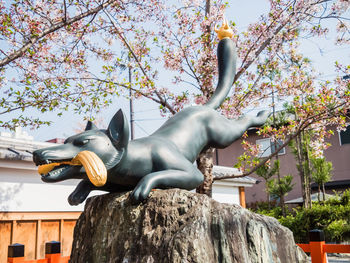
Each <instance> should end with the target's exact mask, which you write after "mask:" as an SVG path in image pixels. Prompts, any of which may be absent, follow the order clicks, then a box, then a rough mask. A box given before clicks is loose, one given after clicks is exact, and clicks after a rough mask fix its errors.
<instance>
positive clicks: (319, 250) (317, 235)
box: [297, 229, 350, 263]
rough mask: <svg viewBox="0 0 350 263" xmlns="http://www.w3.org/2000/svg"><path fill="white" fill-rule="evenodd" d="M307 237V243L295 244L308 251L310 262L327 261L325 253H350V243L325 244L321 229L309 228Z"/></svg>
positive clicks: (321, 262)
mask: <svg viewBox="0 0 350 263" xmlns="http://www.w3.org/2000/svg"><path fill="white" fill-rule="evenodd" d="M309 239H310V243H309V244H297V245H298V246H299V247H301V249H302V250H304V252H309V253H310V256H311V262H312V263H327V253H350V245H339V244H326V243H325V238H324V233H323V231H322V230H317V229H315V230H311V231H310V232H309Z"/></svg>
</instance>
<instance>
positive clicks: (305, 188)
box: [295, 134, 311, 209]
mask: <svg viewBox="0 0 350 263" xmlns="http://www.w3.org/2000/svg"><path fill="white" fill-rule="evenodd" d="M295 142H296V143H295V145H296V150H297V161H298V171H299V176H300V180H301V191H302V196H303V205H304V207H305V208H306V209H308V208H311V198H310V182H308V181H309V180H307V177H308V176H307V175H306V174H305V169H304V162H305V158H304V154H303V145H302V142H303V139H302V134H300V135H298V136H296V137H295Z"/></svg>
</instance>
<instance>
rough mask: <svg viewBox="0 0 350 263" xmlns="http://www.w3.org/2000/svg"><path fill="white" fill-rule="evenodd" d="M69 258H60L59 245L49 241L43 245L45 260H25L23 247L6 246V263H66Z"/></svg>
mask: <svg viewBox="0 0 350 263" xmlns="http://www.w3.org/2000/svg"><path fill="white" fill-rule="evenodd" d="M68 261H69V257H62V256H61V243H60V242H57V241H51V242H47V243H45V258H43V259H34V260H25V259H24V245H22V244H18V243H16V244H12V245H9V246H8V258H7V262H8V263H68Z"/></svg>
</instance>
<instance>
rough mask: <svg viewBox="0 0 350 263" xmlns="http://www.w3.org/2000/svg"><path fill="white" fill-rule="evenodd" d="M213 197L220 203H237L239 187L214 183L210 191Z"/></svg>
mask: <svg viewBox="0 0 350 263" xmlns="http://www.w3.org/2000/svg"><path fill="white" fill-rule="evenodd" d="M212 196H213V199H215V200H216V201H218V202H220V203H227V204H237V205H239V204H240V202H239V189H238V187H233V186H230V187H228V186H221V185H215V186H214V187H213V192H212Z"/></svg>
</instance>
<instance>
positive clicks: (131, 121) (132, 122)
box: [128, 56, 135, 140]
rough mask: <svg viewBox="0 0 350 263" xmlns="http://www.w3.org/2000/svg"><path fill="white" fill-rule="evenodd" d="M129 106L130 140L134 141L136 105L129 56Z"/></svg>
mask: <svg viewBox="0 0 350 263" xmlns="http://www.w3.org/2000/svg"><path fill="white" fill-rule="evenodd" d="M128 68H129V105H130V138H131V140H133V139H134V138H135V134H134V131H135V129H134V105H133V99H132V91H131V80H132V79H131V70H132V68H131V66H130V56H129V67H128Z"/></svg>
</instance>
